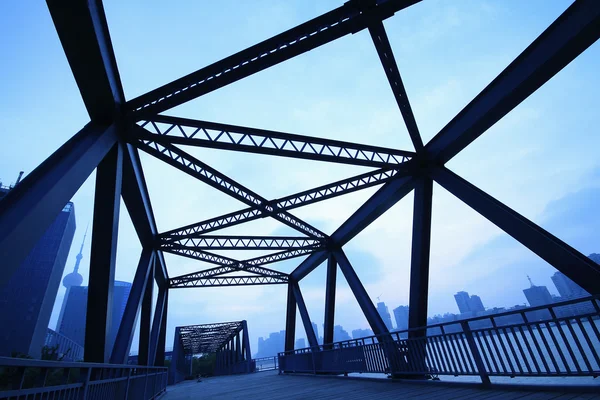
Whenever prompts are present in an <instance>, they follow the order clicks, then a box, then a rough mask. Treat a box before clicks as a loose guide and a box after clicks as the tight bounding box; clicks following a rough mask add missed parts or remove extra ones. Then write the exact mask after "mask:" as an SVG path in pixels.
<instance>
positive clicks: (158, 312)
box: [148, 287, 169, 365]
mask: <svg viewBox="0 0 600 400" xmlns="http://www.w3.org/2000/svg"><path fill="white" fill-rule="evenodd" d="M168 290H169V289H168V288H167V287H162V288H159V289H158V297H157V299H156V307H155V308H154V317H153V319H152V330H151V331H150V349H149V351H148V365H155V364H156V353H157V352H158V342H159V341H160V330H161V328H162V319H163V317H165V316H166V313H165V306H166V304H167V293H168ZM163 361H164V360H163Z"/></svg>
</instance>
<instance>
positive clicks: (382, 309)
mask: <svg viewBox="0 0 600 400" xmlns="http://www.w3.org/2000/svg"><path fill="white" fill-rule="evenodd" d="M377 312H378V313H379V315H380V316H381V319H382V320H383V323H384V324H385V326H386V327H387V328H388V331H391V330H392V329H393V328H394V327H393V325H392V317H391V316H390V312H389V311H388V308H387V306H386V305H385V303H384V302H383V301H380V302H379V303H377Z"/></svg>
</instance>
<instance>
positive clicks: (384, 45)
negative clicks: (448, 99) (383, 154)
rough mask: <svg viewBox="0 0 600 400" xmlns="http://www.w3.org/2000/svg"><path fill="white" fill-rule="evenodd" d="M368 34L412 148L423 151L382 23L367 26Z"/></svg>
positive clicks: (421, 141) (415, 122)
mask: <svg viewBox="0 0 600 400" xmlns="http://www.w3.org/2000/svg"><path fill="white" fill-rule="evenodd" d="M369 33H370V34H371V38H372V39H373V43H374V44H375V49H377V54H379V60H381V65H382V66H383V70H384V71H385V75H386V76H387V78H388V82H389V83H390V86H391V88H392V93H394V98H395V99H396V103H398V107H399V108H400V112H401V113H402V118H404V123H405V124H406V129H407V130H408V134H409V135H410V139H411V140H412V143H413V146H415V150H416V151H417V152H419V151H421V150H422V149H423V140H422V139H421V135H420V134H419V128H418V127H417V121H416V120H415V116H414V114H413V112H412V108H411V106H410V102H409V101H408V96H407V95H406V89H405V88H404V84H403V83H402V77H401V76H400V71H399V70H398V65H397V64H396V59H395V58H394V53H393V52H392V46H391V45H390V41H389V39H388V36H387V33H386V32H385V27H384V26H383V22H381V21H378V22H375V23H373V24H371V25H369Z"/></svg>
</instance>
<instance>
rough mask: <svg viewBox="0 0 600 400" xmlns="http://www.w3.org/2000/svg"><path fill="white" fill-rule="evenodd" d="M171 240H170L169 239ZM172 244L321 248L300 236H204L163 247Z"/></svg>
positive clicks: (167, 242)
mask: <svg viewBox="0 0 600 400" xmlns="http://www.w3.org/2000/svg"><path fill="white" fill-rule="evenodd" d="M169 239H170V238H169ZM172 244H176V245H179V246H184V247H188V248H191V247H193V248H196V249H199V250H204V249H222V250H248V249H251V250H263V249H287V250H291V249H301V248H304V247H307V246H320V245H321V241H320V240H317V239H312V238H307V237H298V236H217V235H203V236H199V237H196V238H182V239H177V238H173V240H164V239H163V242H162V246H165V247H169V246H170V245H172Z"/></svg>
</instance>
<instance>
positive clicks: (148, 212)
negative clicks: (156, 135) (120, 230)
mask: <svg viewBox="0 0 600 400" xmlns="http://www.w3.org/2000/svg"><path fill="white" fill-rule="evenodd" d="M121 195H122V197H123V202H124V203H125V207H127V212H128V214H129V217H130V218H131V222H132V223H133V226H134V228H135V231H136V233H137V235H138V238H139V239H140V243H141V244H142V246H143V247H146V246H150V247H152V246H153V245H154V237H155V236H156V235H157V233H158V232H157V229H156V220H155V219H154V212H153V211H152V205H151V204H150V197H149V195H148V188H147V186H146V179H145V177H144V171H143V170H142V164H141V162H140V156H139V154H138V151H137V149H136V148H135V147H133V146H132V145H131V144H127V151H126V155H125V156H124V158H123V189H122V193H121Z"/></svg>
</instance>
